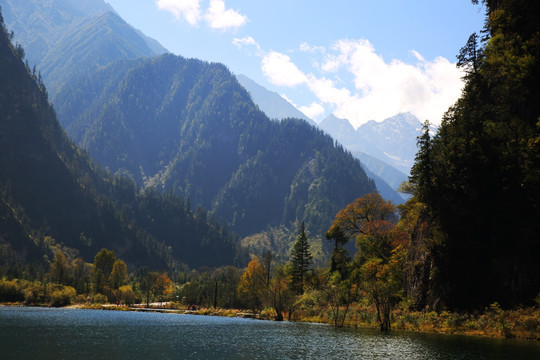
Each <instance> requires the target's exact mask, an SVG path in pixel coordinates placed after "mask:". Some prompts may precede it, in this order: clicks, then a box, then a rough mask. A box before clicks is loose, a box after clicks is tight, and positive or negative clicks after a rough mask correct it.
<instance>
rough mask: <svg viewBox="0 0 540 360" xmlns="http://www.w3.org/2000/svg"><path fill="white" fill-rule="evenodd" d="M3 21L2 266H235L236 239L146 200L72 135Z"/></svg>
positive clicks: (150, 196)
mask: <svg viewBox="0 0 540 360" xmlns="http://www.w3.org/2000/svg"><path fill="white" fill-rule="evenodd" d="M23 55H24V50H23V48H22V47H21V46H14V45H12V43H11V42H10V40H9V36H8V33H7V30H6V28H5V26H4V24H3V22H2V17H1V14H0V75H1V76H0V114H2V116H1V117H0V248H1V251H0V259H1V260H0V264H2V268H3V269H4V270H5V269H6V268H7V267H9V266H11V267H12V269H18V266H19V265H21V264H22V265H24V264H29V263H30V264H38V265H39V264H41V265H43V266H45V265H46V260H47V259H52V258H53V256H54V252H55V251H57V250H59V249H60V250H62V251H64V252H65V253H69V254H71V255H73V256H81V257H83V259H84V260H86V261H89V262H91V261H92V259H93V257H94V255H95V254H96V253H97V252H98V251H99V250H100V249H101V248H104V247H106V248H109V249H111V250H114V251H115V252H116V254H117V255H118V256H119V257H120V258H122V259H124V260H125V261H126V263H127V264H128V266H130V267H131V268H135V267H138V266H148V267H151V268H155V269H159V268H166V267H174V266H176V265H175V264H178V263H181V262H183V263H186V264H188V265H191V266H201V265H209V266H218V265H222V264H232V263H233V261H234V257H235V256H236V247H235V238H234V236H232V235H230V234H229V233H228V232H227V230H226V229H225V228H224V227H222V226H221V225H220V224H218V223H216V222H215V221H211V222H207V213H206V212H205V211H204V210H203V209H201V208H198V209H197V210H196V211H192V209H191V207H190V205H189V202H187V201H184V200H183V199H181V198H180V197H175V196H172V195H170V194H169V195H162V194H159V193H157V192H155V191H151V190H147V191H143V192H141V191H139V190H138V189H137V188H136V187H135V185H134V184H133V183H132V182H130V181H128V180H126V179H124V178H118V177H113V176H111V175H110V173H108V172H107V171H105V170H103V169H102V168H100V167H99V166H98V165H96V164H95V163H94V162H93V161H92V160H91V159H90V158H89V157H88V156H87V155H86V154H85V153H84V152H83V151H81V150H80V149H79V148H77V147H76V146H75V145H74V144H73V143H72V142H71V141H70V140H69V139H68V138H67V136H66V134H65V132H64V131H63V129H62V128H61V126H60V124H59V123H58V121H57V119H56V116H55V111H54V109H53V108H52V106H51V105H50V104H49V102H48V100H47V91H46V88H45V86H44V84H43V82H42V81H41V80H40V78H39V76H38V75H37V74H36V73H34V72H32V71H31V70H30V69H29V68H28V67H27V66H25V64H24V62H23Z"/></svg>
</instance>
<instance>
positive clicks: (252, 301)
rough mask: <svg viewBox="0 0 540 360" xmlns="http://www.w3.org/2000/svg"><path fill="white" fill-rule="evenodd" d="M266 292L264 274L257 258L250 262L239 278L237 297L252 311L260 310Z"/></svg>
mask: <svg viewBox="0 0 540 360" xmlns="http://www.w3.org/2000/svg"><path fill="white" fill-rule="evenodd" d="M265 292H266V273H265V271H264V269H263V267H262V266H261V264H260V263H259V259H258V258H254V259H253V260H251V261H250V262H249V264H248V266H247V268H246V270H245V271H244V273H243V274H242V277H241V278H240V283H239V284H238V295H239V297H240V298H242V299H244V301H245V303H246V305H247V306H248V307H249V308H250V309H251V310H253V311H257V310H260V309H261V307H262V302H263V299H264V295H265Z"/></svg>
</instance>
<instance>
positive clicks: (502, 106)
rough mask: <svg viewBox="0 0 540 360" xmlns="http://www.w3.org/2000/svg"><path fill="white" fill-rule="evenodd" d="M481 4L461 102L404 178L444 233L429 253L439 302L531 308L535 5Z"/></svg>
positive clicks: (538, 228)
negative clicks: (480, 26) (479, 31)
mask: <svg viewBox="0 0 540 360" xmlns="http://www.w3.org/2000/svg"><path fill="white" fill-rule="evenodd" d="M476 2H478V1H476ZM482 3H484V4H485V5H486V10H487V15H488V17H487V19H486V20H487V21H486V23H485V24H486V25H485V29H484V31H483V32H484V34H485V38H484V39H482V42H481V43H479V40H478V36H477V35H476V34H473V35H471V37H469V39H468V40H467V43H466V45H465V46H464V47H463V48H462V49H461V51H460V53H459V55H458V65H459V66H460V67H461V68H462V69H463V70H465V72H466V76H465V78H464V80H465V84H464V88H463V91H462V95H461V97H460V98H459V99H458V100H457V101H456V103H455V104H454V105H453V106H452V107H451V108H450V109H449V110H448V111H447V112H446V114H445V115H444V117H443V119H442V123H441V126H440V127H439V129H438V131H437V134H436V135H435V136H434V137H433V138H432V139H431V140H428V139H425V141H424V142H423V144H419V145H420V148H419V154H418V156H417V159H416V163H415V165H414V167H413V171H412V172H411V174H412V175H413V178H412V180H413V181H416V182H417V185H418V186H417V189H416V191H415V194H414V195H415V197H416V200H417V201H420V202H424V203H425V205H426V207H427V211H428V212H429V214H428V216H422V217H421V220H425V219H429V226H430V227H432V228H433V227H434V228H437V229H436V230H435V231H430V232H431V233H435V232H437V231H438V230H439V229H440V231H441V232H442V234H443V235H444V236H442V237H440V238H441V239H444V242H443V243H441V244H440V245H437V246H436V247H434V248H431V249H428V251H430V253H431V254H433V268H434V269H436V271H435V272H436V274H437V276H438V279H439V280H438V288H440V289H444V290H441V291H440V293H439V294H438V295H437V296H438V297H439V298H441V299H443V300H444V302H445V303H446V304H447V305H448V306H450V307H452V308H458V309H471V308H483V307H485V306H486V305H488V304H490V303H492V302H493V301H494V300H497V301H499V302H501V303H502V304H503V306H515V305H517V304H520V303H531V302H532V298H533V297H534V295H535V294H536V293H538V291H539V290H540V278H539V277H538V276H537V274H538V273H539V272H540V265H539V262H538V261H537V259H536V257H535V256H533V255H531V254H538V253H540V243H539V242H538V233H540V222H539V221H538V219H539V218H540V143H539V142H538V139H540V124H539V121H538V120H539V118H540V102H539V101H538V99H539V98H540V42H539V41H538V39H539V38H540V23H539V22H538V21H537V19H535V17H534V16H533V15H532V14H537V13H539V12H540V3H539V2H538V1H525V0H498V1H489V0H487V1H482ZM426 149H429V157H426V156H425V155H426V151H425V150H426ZM427 160H429V163H428V162H427ZM426 164H429V166H430V168H429V170H430V181H424V180H423V179H422V177H423V176H424V175H425V174H426V173H427V172H426V171H425V170H426ZM414 176H416V178H414ZM426 184H427V185H429V186H425V185H426Z"/></svg>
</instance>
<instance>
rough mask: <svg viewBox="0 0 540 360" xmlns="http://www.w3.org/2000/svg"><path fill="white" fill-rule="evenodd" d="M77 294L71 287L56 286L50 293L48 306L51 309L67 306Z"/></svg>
mask: <svg viewBox="0 0 540 360" xmlns="http://www.w3.org/2000/svg"><path fill="white" fill-rule="evenodd" d="M76 295H77V292H76V291H75V289H74V288H73V287H71V286H58V287H55V289H54V290H53V291H52V292H51V296H50V302H49V305H50V306H53V307H61V306H67V305H70V304H71V303H72V301H73V300H74V299H75V296H76Z"/></svg>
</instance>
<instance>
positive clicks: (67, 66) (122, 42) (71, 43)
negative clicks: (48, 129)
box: [0, 0, 167, 102]
mask: <svg viewBox="0 0 540 360" xmlns="http://www.w3.org/2000/svg"><path fill="white" fill-rule="evenodd" d="M0 6H2V9H4V18H5V22H6V24H7V26H8V28H10V29H13V30H14V33H15V40H16V41H17V42H18V43H20V44H21V45H22V46H23V47H24V48H25V52H26V57H27V59H28V61H29V63H30V64H31V65H34V64H35V65H36V67H37V69H38V70H39V71H40V72H41V74H42V76H43V79H44V81H45V84H46V85H47V90H48V91H49V93H50V94H51V99H52V100H53V102H54V97H55V94H56V92H57V91H58V89H59V88H60V87H61V86H62V84H63V83H65V82H66V81H67V80H68V79H70V78H72V77H77V76H81V75H87V74H89V73H91V72H92V71H94V70H95V69H97V68H99V67H100V66H104V65H107V64H109V63H112V62H114V61H116V60H120V59H131V58H137V57H141V56H154V55H157V54H160V53H164V52H167V50H166V49H165V48H163V47H162V46H161V45H160V44H159V43H158V42H157V41H155V40H153V39H150V38H148V37H146V36H145V35H144V34H142V33H141V32H140V31H138V30H136V29H135V28H133V27H132V26H131V25H129V24H127V23H126V22H125V21H124V20H123V19H122V18H120V17H119V16H118V15H117V14H116V13H115V12H114V10H113V9H112V7H111V6H110V5H109V4H107V3H105V2H104V1H103V0H84V1H79V0H51V1H47V2H43V1H39V0H29V1H24V2H20V1H14V0H0Z"/></svg>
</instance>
